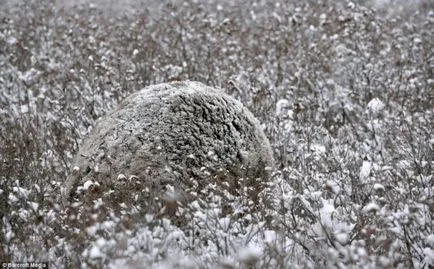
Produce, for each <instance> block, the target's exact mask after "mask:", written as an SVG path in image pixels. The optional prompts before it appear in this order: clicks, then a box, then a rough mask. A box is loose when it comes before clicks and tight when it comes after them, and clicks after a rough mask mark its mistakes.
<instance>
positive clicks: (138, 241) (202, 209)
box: [0, 0, 434, 268]
mask: <svg viewBox="0 0 434 269" xmlns="http://www.w3.org/2000/svg"><path fill="white" fill-rule="evenodd" d="M142 2H143V3H141V2H140V1H138V0H137V1H127V2H122V3H120V2H118V1H103V0H97V1H95V2H92V1H80V2H75V4H74V3H72V2H70V1H54V0H47V1H42V0H28V1H22V2H21V1H8V0H6V1H5V0H3V1H1V0H0V5H1V8H0V123H1V124H0V220H1V226H0V260H1V261H24V260H28V261H48V262H49V263H50V264H51V265H52V267H53V268H57V267H59V268H65V267H66V268H77V267H82V268H100V267H109V268H119V267H128V268H216V267H221V268H288V267H289V268H336V267H338V268H359V267H360V268H379V267H380V268H381V267H384V268H430V267H433V266H434V219H433V214H434V213H433V212H434V179H433V174H434V173H433V167H434V135H433V133H434V132H433V129H434V53H433V52H434V49H433V48H434V33H433V31H434V30H433V29H434V4H433V2H432V1H430V0H420V1H414V2H413V1H400V0H396V1H393V0H388V1H355V2H348V1H343V0H342V1H334V0H322V1H317V0H307V1H295V0H294V1H292V0H290V1H283V0H282V1H268V0H263V1H250V0H248V1H228V0H225V1H212V0H208V1H205V0H204V1H201V0H187V1H181V0H179V1H178V0H172V1H167V2H166V3H160V1H142ZM410 2H411V3H412V4H411V5H410V4H409V3H410ZM185 79H189V80H198V81H201V82H203V83H205V84H208V85H210V86H214V87H222V88H225V89H227V93H229V94H231V95H232V96H234V97H235V98H237V99H239V100H240V101H242V102H243V103H244V104H245V105H246V106H248V107H249V109H250V110H251V111H252V112H253V113H254V114H255V116H256V117H257V118H258V119H259V120H260V121H261V122H262V123H263V126H264V129H265V132H266V134H267V136H268V137H269V139H270V142H271V143H272V146H273V150H274V157H275V159H276V169H277V170H278V171H277V172H276V174H275V175H274V177H273V178H272V179H270V184H269V186H268V189H267V190H266V191H264V193H263V200H261V201H262V203H261V204H259V205H252V204H249V201H248V200H245V199H243V198H237V197H234V198H233V200H232V203H231V204H230V205H229V206H230V207H232V209H234V210H235V211H234V210H232V211H231V212H235V213H233V214H232V215H228V214H224V212H225V207H226V206H228V205H227V204H224V203H223V202H222V199H221V198H222V197H218V196H216V197H211V198H212V199H209V200H207V202H206V203H204V201H201V200H198V201H195V202H194V203H192V204H190V205H189V206H188V208H186V209H185V211H183V212H180V214H187V213H186V212H188V214H190V217H191V218H190V221H189V223H188V225H187V226H186V227H185V226H183V227H184V228H183V229H180V228H178V227H179V226H177V225H176V224H174V223H171V222H170V221H169V220H167V219H164V218H163V219H162V218H156V217H155V216H153V215H144V216H143V215H140V214H138V213H137V212H138V211H137V210H136V208H134V207H126V208H124V210H121V211H120V212H119V211H116V212H115V211H113V210H111V208H107V207H105V206H104V204H102V203H99V202H98V201H95V202H94V203H92V204H91V205H90V206H88V207H86V208H84V207H83V206H77V207H76V208H75V209H76V211H75V212H74V213H71V210H69V211H68V213H66V212H65V209H64V208H63V206H62V204H61V196H60V189H61V187H63V184H64V180H65V178H66V175H67V173H68V171H69V169H70V165H71V160H72V157H73V156H74V154H75V153H76V152H77V149H78V147H79V145H80V144H81V143H82V141H83V139H84V138H85V137H86V135H87V134H88V133H89V131H90V130H91V128H92V126H93V125H94V123H95V121H96V120H97V119H98V118H100V117H101V116H102V115H104V114H105V113H106V112H108V111H110V110H112V109H113V108H114V107H116V105H117V104H118V103H119V101H120V100H122V99H123V98H124V97H125V96H127V95H129V94H130V93H132V92H135V91H137V90H139V89H141V88H143V87H145V86H147V85H150V84H155V83H160V82H165V81H172V80H185ZM225 198H227V197H225ZM253 208H255V210H252V209H253Z"/></svg>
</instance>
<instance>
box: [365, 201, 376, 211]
mask: <svg viewBox="0 0 434 269" xmlns="http://www.w3.org/2000/svg"><path fill="white" fill-rule="evenodd" d="M378 210H380V207H379V206H378V204H377V203H375V202H370V203H369V204H367V205H366V206H365V207H364V208H363V212H365V213H366V212H373V211H378Z"/></svg>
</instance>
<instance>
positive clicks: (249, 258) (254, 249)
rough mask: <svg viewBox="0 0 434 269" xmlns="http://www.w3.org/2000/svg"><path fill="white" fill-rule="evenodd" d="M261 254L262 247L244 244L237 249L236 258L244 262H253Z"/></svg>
mask: <svg viewBox="0 0 434 269" xmlns="http://www.w3.org/2000/svg"><path fill="white" fill-rule="evenodd" d="M261 255H262V249H261V248H260V247H258V246H252V245H250V246H246V247H244V248H242V249H240V251H238V260H239V261H240V262H243V263H245V264H254V263H255V262H256V261H258V260H259V258H260V257H261Z"/></svg>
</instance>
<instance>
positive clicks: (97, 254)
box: [89, 246, 104, 259]
mask: <svg viewBox="0 0 434 269" xmlns="http://www.w3.org/2000/svg"><path fill="white" fill-rule="evenodd" d="M103 256H104V255H103V253H102V252H101V249H100V248H99V247H97V246H93V247H92V248H91V249H90V251H89V258H91V259H97V258H102V257H103Z"/></svg>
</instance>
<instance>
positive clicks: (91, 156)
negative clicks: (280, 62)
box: [63, 82, 273, 207]
mask: <svg viewBox="0 0 434 269" xmlns="http://www.w3.org/2000/svg"><path fill="white" fill-rule="evenodd" d="M272 166H273V157H272V153H271V148H270V144H269V142H268V139H267V138H266V136H265V134H264V132H263V131H262V129H261V126H260V124H259V122H258V120H257V119H255V117H254V116H253V115H252V113H251V112H250V111H249V110H248V109H247V108H245V107H244V106H243V105H242V104H241V103H240V102H239V101H237V100H235V99H234V98H232V97H230V96H228V95H226V94H225V93H223V92H222V91H221V90H217V89H214V88H211V87H207V86H205V85H204V84H201V83H198V82H172V83H166V84H158V85H153V86H149V87H147V88H145V89H143V90H141V91H139V92H137V93H135V94H133V95H131V96H129V97H128V98H126V99H125V100H124V101H123V102H122V103H121V104H120V106H119V107H118V108H117V109H116V110H114V111H113V112H111V113H109V114H107V115H106V116H104V117H103V118H102V119H100V120H99V122H98V123H97V124H96V126H95V127H94V129H93V130H92V132H91V133H90V135H89V137H87V139H86V140H85V141H84V143H83V145H82V146H81V147H80V150H79V152H78V154H77V155H76V157H75V159H74V160H73V164H72V171H71V174H70V175H69V177H68V178H67V181H66V184H65V188H64V189H63V199H64V203H69V202H71V201H74V200H76V199H82V198H80V197H82V196H81V195H83V194H85V195H86V196H88V195H94V194H95V193H97V194H98V195H101V196H107V195H113V194H114V196H113V197H117V198H115V199H114V200H113V201H115V202H117V203H123V202H124V200H125V199H132V197H136V199H137V195H139V196H140V197H142V198H143V197H148V198H147V199H148V200H149V201H151V200H158V199H163V200H164V199H166V200H172V201H175V202H177V201H179V200H183V199H186V197H189V196H190V197H192V195H191V194H192V193H195V195H207V194H205V193H204V192H203V191H202V190H204V188H205V187H206V186H207V185H209V184H213V185H215V188H214V189H215V190H216V191H220V193H222V192H223V191H228V192H229V193H231V194H233V195H240V194H241V192H242V189H245V187H247V188H248V189H249V188H250V192H248V193H249V195H252V196H255V195H256V194H257V193H258V192H259V191H261V189H262V188H263V183H264V182H266V180H267V179H268V177H269V173H270V168H271V167H272ZM201 191H202V192H201ZM116 193H122V195H120V196H119V195H118V196H116ZM125 196H128V197H125ZM110 197H112V196H110ZM110 200H112V198H110ZM146 207H149V206H148V205H146Z"/></svg>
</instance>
